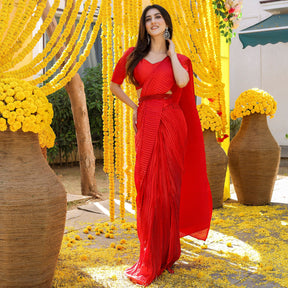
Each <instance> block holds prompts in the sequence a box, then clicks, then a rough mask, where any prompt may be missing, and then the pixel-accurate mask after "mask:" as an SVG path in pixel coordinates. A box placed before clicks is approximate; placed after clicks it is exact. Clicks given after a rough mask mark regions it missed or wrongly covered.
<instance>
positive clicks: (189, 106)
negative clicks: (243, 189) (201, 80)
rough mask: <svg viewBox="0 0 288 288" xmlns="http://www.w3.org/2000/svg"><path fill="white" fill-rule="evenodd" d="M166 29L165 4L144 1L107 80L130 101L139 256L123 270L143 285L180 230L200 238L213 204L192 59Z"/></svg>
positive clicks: (171, 251) (174, 255) (166, 261)
mask: <svg viewBox="0 0 288 288" xmlns="http://www.w3.org/2000/svg"><path fill="white" fill-rule="evenodd" d="M172 34H173V29H172V22H171V18H170V16H169V14H168V12H167V11H166V10H165V9H164V8H163V7H161V6H159V5H152V6H148V7H146V8H145V10H144V11H143V14H142V17H141V20H140V27H139V35H138V41H137V45H136V47H135V48H134V47H132V48H129V49H128V50H127V51H126V52H125V53H124V55H123V56H122V58H121V59H120V60H119V62H118V63H117V65H116V67H115V70H114V73H113V77H112V81H111V86H110V89H111V91H112V93H113V94H114V95H116V96H117V97H118V98H119V99H120V100H122V101H123V102H124V103H126V104H127V105H128V106H130V107H131V108H132V109H133V125H134V129H135V132H136V137H135V144H136V165H135V184H136V189H137V199H136V204H137V231H138V237H139V241H140V257H139V260H138V262H137V263H136V264H135V265H134V266H132V267H131V268H128V269H126V271H125V274H126V275H127V276H128V277H129V278H130V280H131V281H133V282H134V283H138V284H141V285H144V286H147V285H149V284H150V283H151V282H152V281H153V280H154V279H155V278H156V277H158V276H159V275H160V274H161V273H162V272H163V271H164V270H165V269H167V270H168V271H169V272H170V273H173V270H172V265H173V264H174V263H175V262H176V261H177V260H178V259H179V257H180V253H181V248H180V239H179V238H180V237H183V236H186V235H191V236H193V237H196V238H198V239H202V240H205V239H206V237H207V234H208V231H209V226H210V219H211V212H212V200H211V193H210V188H209V183H208V180H207V175H206V164H205V154H204V153H205V152H204V144H203V136H202V131H201V126H200V121H199V118H198V113H197V110H196V106H195V99H194V98H195V96H194V87H193V72H192V66H191V62H190V60H189V58H187V57H186V56H184V55H180V54H176V53H175V46H174V43H173V42H172V41H171V38H172ZM164 37H165V38H164ZM126 76H128V78H129V80H130V82H132V83H133V84H134V85H135V86H136V89H137V93H138V97H139V107H138V106H137V105H136V104H135V103H134V102H133V101H132V100H131V99H130V98H129V97H128V96H127V95H126V94H125V93H124V91H123V90H122V88H121V86H120V85H121V84H122V82H123V80H124V78H125V77H126ZM137 114H138V115H137ZM180 195H181V197H180Z"/></svg>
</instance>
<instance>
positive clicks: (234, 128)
mask: <svg viewBox="0 0 288 288" xmlns="http://www.w3.org/2000/svg"><path fill="white" fill-rule="evenodd" d="M241 123H242V118H237V119H235V120H233V119H231V117H230V141H231V140H232V139H233V138H234V136H235V135H236V134H237V132H238V131H239V129H240V126H241Z"/></svg>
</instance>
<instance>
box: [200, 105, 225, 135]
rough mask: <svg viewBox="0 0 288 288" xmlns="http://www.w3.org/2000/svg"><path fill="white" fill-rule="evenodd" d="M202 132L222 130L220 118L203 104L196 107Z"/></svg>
mask: <svg viewBox="0 0 288 288" xmlns="http://www.w3.org/2000/svg"><path fill="white" fill-rule="evenodd" d="M197 111H198V114H199V118H200V122H201V126H202V131H204V130H205V129H206V130H208V129H210V130H211V131H215V132H217V131H220V130H221V128H222V121H221V117H220V116H219V115H218V114H217V112H216V111H215V110H214V109H213V108H212V107H210V106H208V105H205V104H200V105H197Z"/></svg>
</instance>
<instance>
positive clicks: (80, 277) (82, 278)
mask: <svg viewBox="0 0 288 288" xmlns="http://www.w3.org/2000/svg"><path fill="white" fill-rule="evenodd" d="M77 281H78V282H83V281H85V278H84V277H83V276H78V277H77Z"/></svg>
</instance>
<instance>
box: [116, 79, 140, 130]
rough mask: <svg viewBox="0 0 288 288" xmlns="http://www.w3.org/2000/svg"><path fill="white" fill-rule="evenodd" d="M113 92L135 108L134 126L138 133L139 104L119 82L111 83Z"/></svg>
mask: <svg viewBox="0 0 288 288" xmlns="http://www.w3.org/2000/svg"><path fill="white" fill-rule="evenodd" d="M110 90H111V92H112V93H113V94H114V95H115V96H116V97H117V98H119V99H120V100H121V101H122V102H123V103H125V104H127V105H128V106H129V107H131V108H132V109H133V128H134V130H135V133H137V108H138V106H137V105H136V104H135V103H134V102H133V101H132V100H131V99H130V97H129V96H128V95H127V94H126V93H125V92H124V91H123V89H122V88H121V86H120V85H119V84H117V83H114V82H111V83H110Z"/></svg>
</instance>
